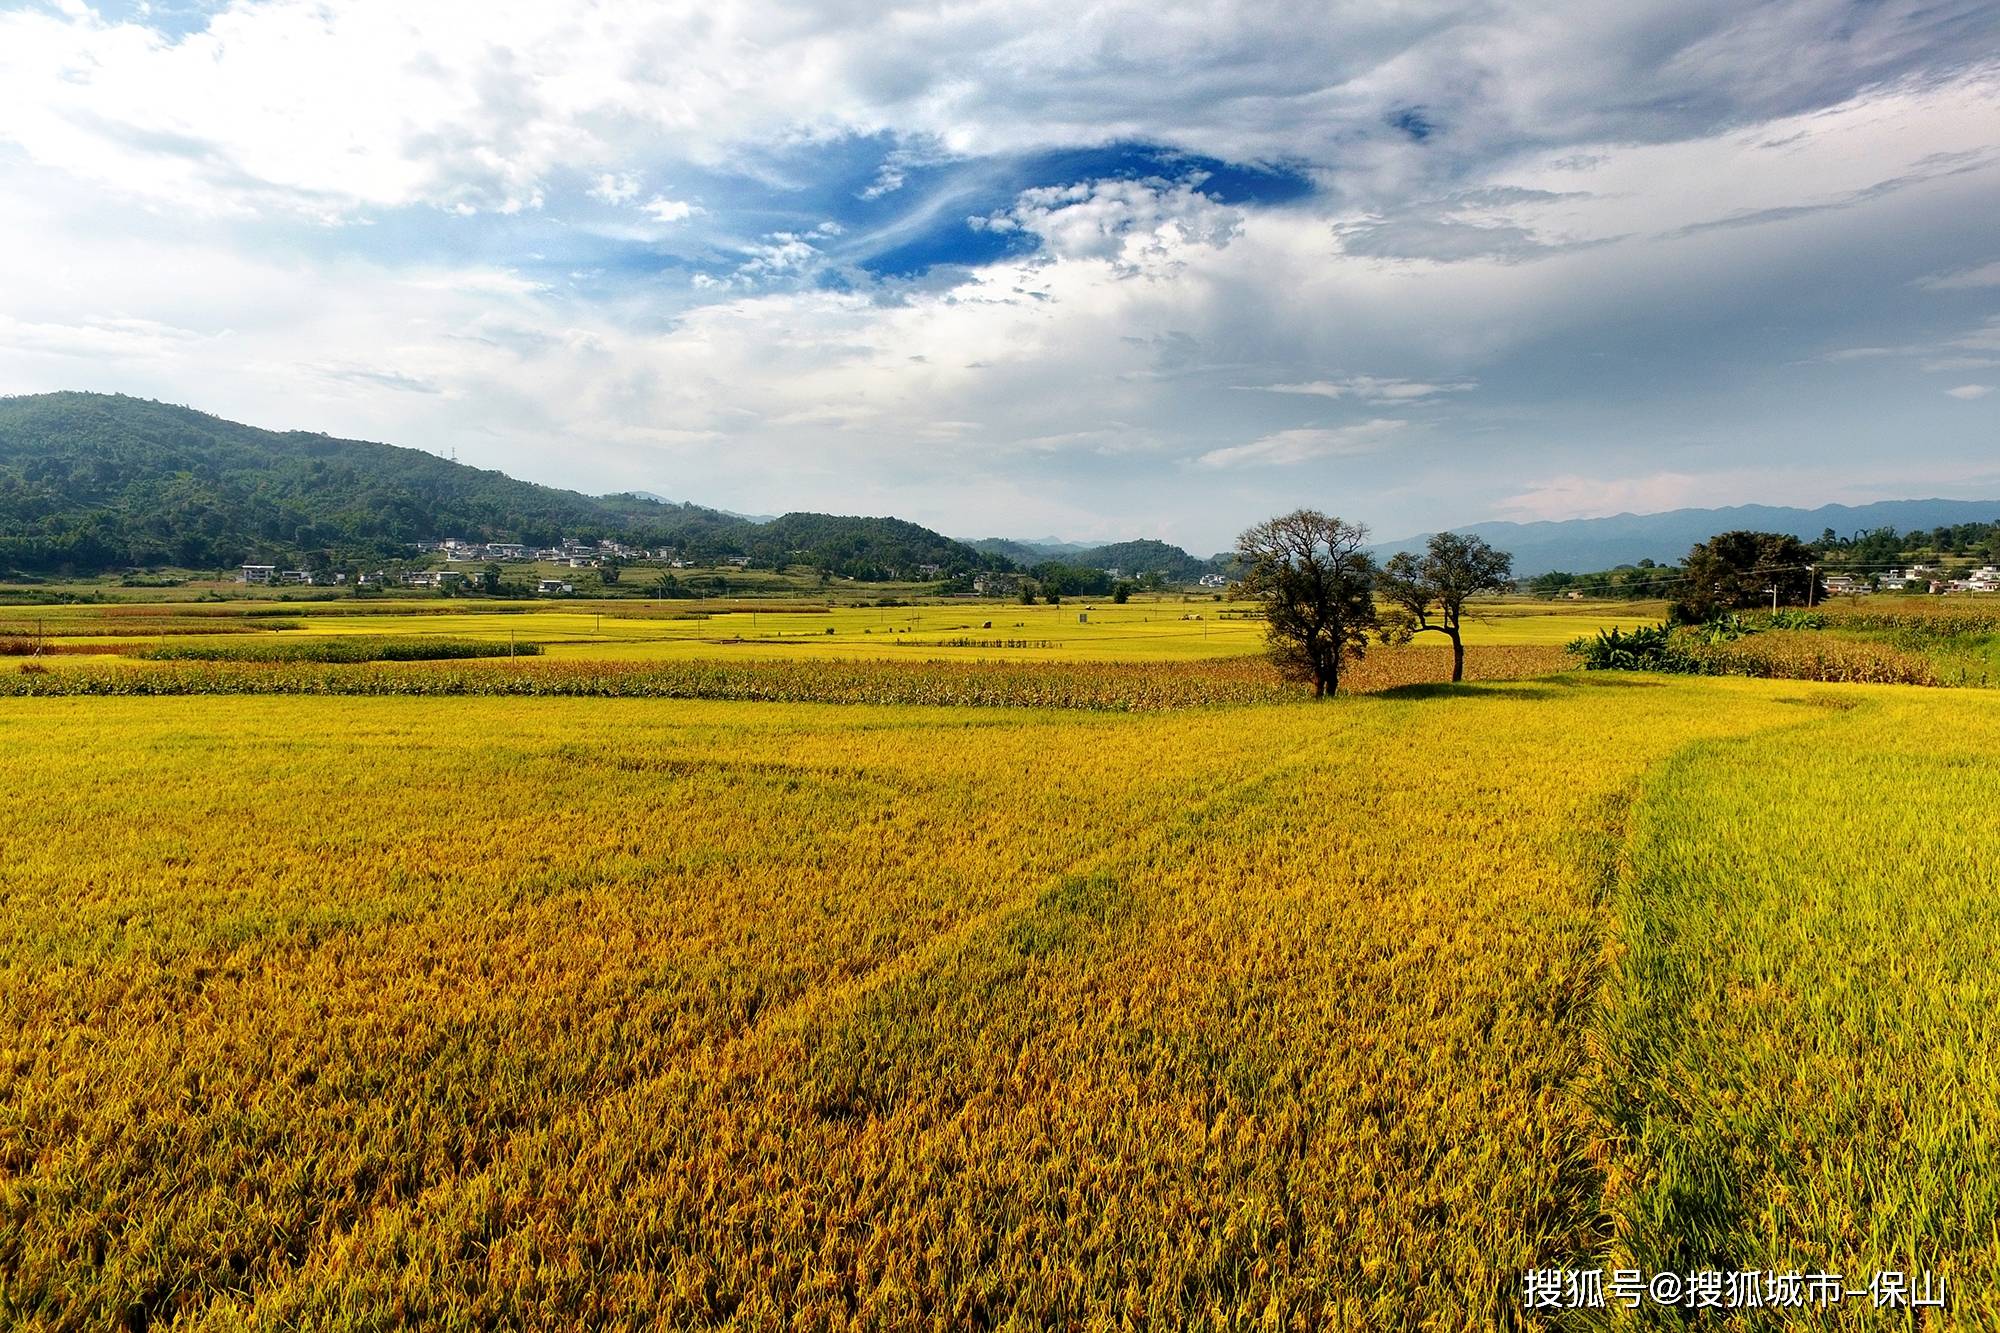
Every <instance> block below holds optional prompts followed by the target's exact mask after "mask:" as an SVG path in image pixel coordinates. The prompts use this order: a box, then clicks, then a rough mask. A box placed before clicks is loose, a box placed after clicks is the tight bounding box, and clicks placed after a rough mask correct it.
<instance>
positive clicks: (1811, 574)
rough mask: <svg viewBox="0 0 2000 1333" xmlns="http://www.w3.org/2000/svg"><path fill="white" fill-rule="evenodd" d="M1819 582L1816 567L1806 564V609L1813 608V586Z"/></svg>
mask: <svg viewBox="0 0 2000 1333" xmlns="http://www.w3.org/2000/svg"><path fill="white" fill-rule="evenodd" d="M1818 582H1819V574H1818V573H1817V571H1816V567H1815V566H1812V565H1807V566H1806V610H1808V611H1810V610H1812V603H1813V587H1814V585H1815V584H1817V583H1818Z"/></svg>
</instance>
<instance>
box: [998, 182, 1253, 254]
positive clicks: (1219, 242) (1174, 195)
mask: <svg viewBox="0 0 2000 1333" xmlns="http://www.w3.org/2000/svg"><path fill="white" fill-rule="evenodd" d="M1200 184H1201V182H1200V180H1199V179H1188V180H1181V181H1171V182H1170V181H1164V180H1101V181H1084V182H1079V183H1077V184H1073V185H1054V186H1045V187H1040V188H1037V189H1032V190H1027V191H1024V192H1023V193H1022V194H1021V196H1020V197H1019V198H1018V199H1016V200H1015V201H1014V204H1013V205H1012V206H1011V207H1009V208H1006V209H1003V210H1001V211H1000V212H997V213H993V214H989V215H987V216H985V217H974V218H968V219H967V221H968V222H969V223H970V224H971V225H972V226H973V227H975V228H977V229H980V230H985V231H996V232H1027V233H1029V234H1031V235H1033V236H1035V237H1037V238H1039V239H1040V241H1041V242H1042V245H1043V246H1044V248H1045V249H1046V251H1047V253H1048V254H1049V255H1051V256H1053V257H1054V258H1056V259H1103V260H1115V261H1118V262H1119V263H1121V264H1122V265H1124V266H1125V267H1127V268H1128V269H1135V270H1137V269H1145V268H1157V267H1159V266H1161V265H1162V264H1166V263H1171V262H1173V261H1175V260H1176V259H1178V258H1182V257H1184V256H1185V253H1186V251H1187V250H1188V249H1189V248H1190V247H1218V248H1219V247H1221V246H1226V245H1228V244H1229V242H1230V240H1231V239H1232V238H1233V237H1234V236H1235V235H1236V233H1237V231H1238V229H1239V228H1240V227H1241V226H1242V222H1243V214H1242V211H1241V210H1240V209H1236V208H1231V207H1229V206H1227V205H1225V204H1220V203H1217V202H1216V201H1215V200H1214V199H1212V198H1210V197H1209V196H1208V195H1206V194H1204V193H1202V191H1201V189H1200Z"/></svg>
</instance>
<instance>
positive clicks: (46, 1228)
mask: <svg viewBox="0 0 2000 1333" xmlns="http://www.w3.org/2000/svg"><path fill="white" fill-rule="evenodd" d="M453 632H454V633H455V634H458V633H462V632H464V631H463V630H461V629H460V628H459V627H457V626H455V627H454V630H453ZM70 669H71V668H69V667H67V666H65V667H60V668H56V669H55V671H56V672H59V671H67V670H70ZM147 669H148V670H151V669H152V668H147ZM162 669H179V668H178V667H175V666H173V665H172V664H162ZM284 669H286V670H291V669H293V668H284ZM327 669H329V670H331V669H334V668H327ZM338 669H340V670H351V669H360V668H338ZM449 669H451V670H458V671H473V670H482V669H490V668H487V667H485V666H483V665H482V664H477V663H467V664H460V663H452V664H449ZM523 669H526V668H523ZM51 674H55V672H52V673H51ZM0 747H3V748H0V754H4V756H5V758H4V760H0V1326H5V1327H10V1328H12V1327H20V1328H29V1329H64V1330H67V1329H99V1328H110V1327H126V1328H153V1329H158V1328H162V1327H173V1328H176V1329H180V1328H186V1329H225V1328H295V1327H296V1328H306V1327H310V1328H321V1329H347V1328H354V1329H360V1328H385V1327H399V1326H401V1327H425V1328H429V1327H439V1328H530V1329H568V1328H635V1329H636V1328H711V1327H715V1328H743V1329H776V1328H787V1329H790V1328H804V1329H829V1330H831V1329H960V1328H969V1327H970V1328H980V1327H986V1328H1018V1329H1043V1328H1076V1329H1095V1328H1104V1329H1113V1328H1182V1327H1187V1328H1204V1329H1267V1328H1268V1329H1320V1328H1335V1329H1392V1328H1404V1327H1426V1328H1442V1329H1451V1328H1487V1327H1495V1326H1504V1325H1508V1324H1513V1323H1520V1322H1523V1320H1524V1316H1523V1315H1522V1314H1521V1312H1520V1305H1521V1280H1522V1273H1523V1270H1525V1269H1528V1268H1531V1267H1550V1266H1583V1265H1593V1266H1594V1265H1602V1266H1604V1267H1606V1268H1610V1267H1612V1266H1613V1265H1616V1266H1620V1267H1628V1266H1636V1265H1646V1266H1654V1265H1664V1264H1670V1263H1672V1264H1681V1265H1683V1266H1686V1265H1691V1264H1692V1265H1700V1266H1710V1267H1733V1266H1745V1267H1747V1266H1751V1265H1753V1264H1761V1265H1762V1266H1765V1267H1774V1266H1775V1267H1788V1266H1791V1265H1809V1266H1811V1267H1814V1268H1821V1267H1827V1268H1832V1269H1834V1270H1836V1271H1839V1270H1842V1269H1845V1270H1846V1271H1850V1272H1854V1271H1859V1270H1860V1269H1862V1268H1863V1267H1866V1266H1873V1265H1877V1264H1883V1263H1887V1262H1889V1261H1891V1260H1893V1261H1895V1262H1897V1263H1899V1264H1902V1265H1903V1266H1906V1267H1910V1268H1913V1269H1916V1268H1928V1269H1931V1270H1934V1271H1936V1272H1937V1273H1940V1274H1943V1275H1944V1276H1945V1277H1946V1278H1947V1280H1948V1281H1949V1282H1950V1284H1951V1288H1950V1290H1951V1293H1952V1298H1953V1305H1952V1309H1951V1310H1950V1311H1949V1312H1948V1314H1947V1315H1945V1316H1943V1317H1936V1316H1933V1317H1930V1318H1929V1321H1928V1322H1925V1320H1924V1319H1923V1318H1919V1319H1918V1320H1917V1321H1916V1322H1915V1323H1914V1324H1912V1323H1910V1322H1909V1321H1905V1322H1904V1323H1903V1324H1902V1325H1899V1326H1917V1327H1946V1326H1956V1325H1957V1324H1958V1323H1961V1322H1962V1323H1967V1324H1990V1323H1992V1322H1994V1321H1995V1320H1996V1319H2000V1302H1996V1298H1995V1295H1994V1292H1993V1291H1992V1289H1991V1275H1992V1273H1993V1272H1994V1271H1995V1266H1996V1261H2000V1253H1996V1247H1995V1243H1994V1240H1993V1237H1994V1235H1995V1234H2000V1231H1997V1230H1996V1228H2000V1185H1996V1182H2000V1174H1996V1172H1995V1155H1996V1152H2000V1140H1996V1135H2000V1078H1996V1076H1995V1070H1994V1066H1993V1063H1992V1055H1991V1052H1992V1051H1993V1050H1994V1049H1995V1044H1994V1037H1995V1035H1996V1034H1995V1032H1994V1031H1993V1027H1994V1024H1995V1022H1996V1021H1997V1020H1996V1019H1995V1018H1994V1017H1993V1015H1994V1013H1995V1012H1996V1011H1995V1007H1994V1003H1993V1001H1994V996H1995V991H1996V981H1997V980H2000V972H1996V958H1995V948H1996V946H1995V944H1994V941H1995V940H1996V939H2000V933H1996V930H1995V926H1996V925H1997V924H2000V923H1996V921H1995V920H1994V917H1995V915H1996V912H1997V911H2000V906H1996V905H1997V904H2000V892H1996V890H2000V882H1996V870H1995V866H1996V865H2000V857H1996V853H2000V802H1996V799H1995V798H1996V797H2000V782H1996V778H1995V775H1994V774H1995V766H1994V764H1993V763H1992V756H1993V755H1994V753H1995V752H1996V749H2000V700H1995V699H1994V698H1993V696H1991V695H1990V694H1986V693H1983V692H1978V691H1951V692H1946V691H1927V690H1918V689H1911V688H1899V687H1876V686H1860V685H1805V684H1798V683H1794V682H1773V681H1762V680H1723V679H1708V678H1674V679H1668V678H1655V677H1643V676H1617V675H1610V676H1606V675H1591V676H1584V675H1580V674H1570V675H1564V676H1554V677H1547V678H1543V679H1535V680H1528V681H1518V682H1504V681H1496V682H1487V683H1476V684H1470V685H1467V686H1464V687H1459V688H1449V689H1441V690H1431V689H1425V690H1401V691H1395V690H1392V691H1389V692H1387V693H1382V694H1374V695H1368V694H1362V695H1357V696H1354V697H1348V698H1342V699H1339V700H1335V701H1332V702H1330V703H1326V704H1313V703H1311V702H1261V703H1258V702H1252V703H1242V704H1237V705H1234V706H1228V707H1206V708H1194V709H1185V710H1166V711H1152V712H1127V713H1121V712H1113V711H1094V710H1092V709H1089V708H1060V709H1049V708H1024V707H1015V708H1005V709H1002V708H989V707H952V706H947V705H945V704H942V703H940V704H934V705H932V706H928V707H914V706H902V705H890V704H834V703H811V704H808V703H758V702H740V701H713V700H702V699H685V698H552V697H492V696H461V697H338V698H330V697H294V696H283V697H280V696H265V695H255V694H246V695H232V696H214V695H209V696H199V695H198V696H188V697H9V698H0ZM1884 761H1886V762H1884ZM1842 1314H1843V1316H1844V1317H1846V1318H1847V1319H1848V1320H1849V1322H1851V1323H1853V1324H1855V1326H1863V1325H1865V1323H1866V1318H1865V1312H1863V1311H1862V1310H1860V1309H1858V1308H1855V1307H1849V1308H1848V1309H1847V1310H1845V1311H1843V1312H1842ZM1734 1326H1740V1327H1765V1326H1769V1327H1782V1326H1786V1325H1785V1324H1784V1322H1783V1319H1782V1318H1778V1319H1776V1320H1775V1321H1774V1322H1772V1323H1770V1324H1768V1325H1765V1324H1759V1323H1756V1322H1754V1321H1749V1322H1739V1323H1738V1324H1737V1325H1734Z"/></svg>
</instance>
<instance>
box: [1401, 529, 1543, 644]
mask: <svg viewBox="0 0 2000 1333" xmlns="http://www.w3.org/2000/svg"><path fill="white" fill-rule="evenodd" d="M1513 573H1514V557H1513V556H1511V555H1509V554H1507V552H1505V551H1496V550H1494V549H1493V547H1491V546H1490V545H1488V544H1487V542H1486V539H1485V538H1484V537H1461V536H1459V535H1458V534H1457V533H1455V532H1439V533H1435V534H1433V535H1432V537H1431V539H1430V541H1429V542H1428V543H1427V544H1426V545H1425V547H1424V553H1423V554H1422V555H1414V554H1412V553H1411V552H1409V551H1400V552H1398V553H1397V554H1395V555H1392V556H1390V557H1389V563H1388V564H1387V565H1385V566H1383V568H1382V579H1381V582H1380V584H1379V585H1378V587H1379V589H1380V591H1381V593H1382V597H1383V600H1385V601H1387V602H1389V603H1391V604H1393V605H1394V606H1396V607H1398V608H1400V609H1401V612H1402V614H1403V616H1404V621H1403V624H1402V625H1401V626H1399V627H1397V628H1400V630H1401V631H1402V637H1405V638H1407V637H1409V635H1412V634H1422V633H1425V632H1426V631H1428V632H1431V633H1435V634H1442V635H1444V636H1445V637H1446V638H1447V639H1450V640H1451V678H1452V680H1453V681H1461V680H1464V679H1465V641H1464V640H1463V639H1462V638H1460V637H1459V624H1460V622H1461V620H1462V619H1463V618H1464V615H1465V602H1466V599H1467V598H1469V597H1476V596H1478V595H1479V594H1480V593H1482V592H1505V591H1507V589H1509V588H1511V587H1512V586H1513V580H1512V575H1513ZM1433 617H1435V618H1433Z"/></svg>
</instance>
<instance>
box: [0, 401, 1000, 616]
mask: <svg viewBox="0 0 2000 1333" xmlns="http://www.w3.org/2000/svg"><path fill="white" fill-rule="evenodd" d="M439 537H463V538H468V539H479V540H486V541H519V542H528V543H532V544H537V545H541V544H549V543H553V542H555V541H558V540H560V539H561V538H564V537H574V538H578V539H579V540H584V541H597V540H601V539H604V538H616V539H618V540H622V541H627V542H632V543H634V544H637V545H644V546H668V545H670V546H674V547H677V548H679V549H681V550H683V551H685V552H686V553H687V554H689V555H690V556H692V557H695V558H707V557H714V556H725V555H744V556H750V557H752V558H753V559H758V560H761V561H767V562H769V561H775V560H778V559H789V560H793V561H796V562H801V563H812V564H819V565H822V566H824V567H826V568H828V569H830V570H832V571H833V572H835V573H841V574H850V575H853V576H855V577H860V578H887V577H917V576H919V575H920V573H921V572H928V571H927V568H926V567H928V566H936V567H937V569H938V571H939V572H941V573H944V574H959V573H965V572H968V571H970V570H975V569H981V568H987V567H992V566H996V565H999V566H1004V563H1005V562H1004V561H1000V560H996V559H995V558H994V557H991V556H985V555H981V554H980V553H979V552H976V551H973V550H971V549H970V548H968V547H966V546H963V545H961V544H960V543H958V542H954V541H952V540H950V539H949V538H946V537H943V536H940V535H939V534H937V533H935V532H932V531H930V530H929V529H928V528H922V527H918V526H917V525H916V524H913V523H904V522H901V521H900V520H897V519H879V518H843V517H837V516H833V515H824V514H788V515H786V516H784V517H783V518H780V519H777V520H774V521H772V522H770V523H757V522H753V521H750V520H747V519H742V518H738V517H735V516H733V515H729V514H725V513H721V512H719V511H717V510H713V509H704V508H701V507H700V506H697V505H688V504H670V503H662V502H660V501H658V500H655V499H653V498H651V497H640V496H636V495H619V496H589V495H582V494H579V493H578V492H576V491H565V490H558V489H556V488H554V487H549V486H537V485H535V484H533V483H531V482H525V481H518V480H516V479H514V478H512V477H509V476H507V475H505V474H504V473H500V472H491V471H486V470H483V469H480V468H474V467H467V466H464V465H462V464H459V463H454V462H450V461H448V460H446V459H442V458H439V457H437V456H436V455H434V454H428V453H425V452H423V451H421V450H418V449H403V448H398V447H396V446H394V445H388V444H374V443H369V442H367V441H362V440H341V439H334V438H332V437H330V436H326V435H318V434H310V433H307V432H302V431H287V432H277V431H267V430H259V429H257V428H256V427H253V426H244V425H239V424H238V423H236V422H233V421H224V420H222V419H221V418H220V417H213V416H209V415H207V414H206V413H202V412H196V411H194V410H192V409H190V408H185V407H176V406H172V405H170V404H166V403H157V402H151V401H147V400H144V399H138V398H127V397H123V396H119V395H107V394H88V393H54V394H39V395H34V396H27V397H14V398H0V570H15V571H21V572H33V573H49V572H58V571H69V572H76V573H93V572H98V571H103V570H114V569H128V568H148V567H159V566H164V565H175V566H180V567H183V568H189V569H220V568H228V567H230V566H233V565H237V564H240V563H242V562H244V561H246V560H251V559H263V560H272V559H280V558H284V557H288V556H292V555H306V554H310V553H313V552H325V553H327V554H328V555H329V556H330V557H332V558H334V559H337V560H338V559H350V558H355V559H360V558H373V557H377V556H391V555H396V554H399V553H401V552H402V551H403V550H405V549H406V547H407V546H408V544H409V543H412V542H418V541H424V540H428V539H433V538H439Z"/></svg>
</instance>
